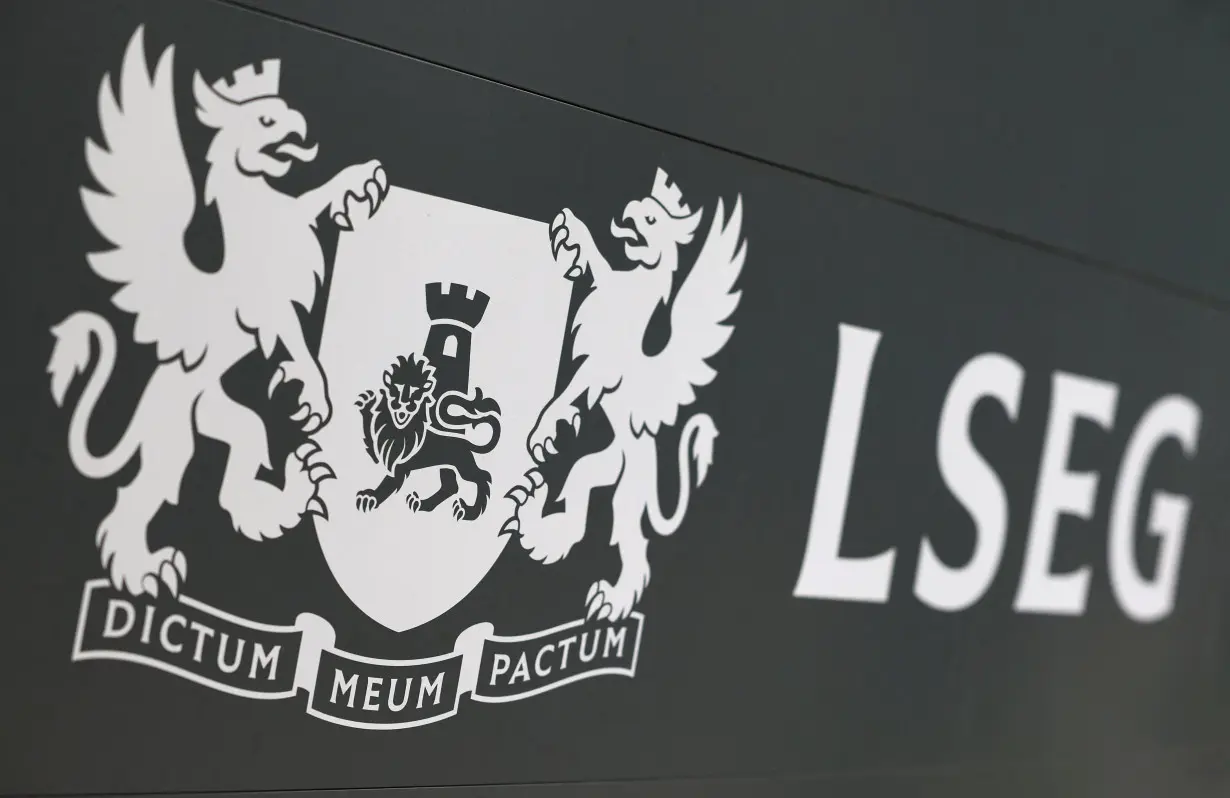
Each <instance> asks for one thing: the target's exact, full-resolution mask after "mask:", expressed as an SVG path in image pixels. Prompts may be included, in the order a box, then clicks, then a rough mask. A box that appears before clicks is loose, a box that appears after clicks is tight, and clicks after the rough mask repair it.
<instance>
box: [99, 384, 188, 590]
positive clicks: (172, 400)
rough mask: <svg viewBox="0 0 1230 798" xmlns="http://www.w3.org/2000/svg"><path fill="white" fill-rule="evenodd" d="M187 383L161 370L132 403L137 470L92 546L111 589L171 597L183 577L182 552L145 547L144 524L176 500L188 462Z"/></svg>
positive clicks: (118, 495) (185, 566) (185, 571)
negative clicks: (138, 443) (138, 456)
mask: <svg viewBox="0 0 1230 798" xmlns="http://www.w3.org/2000/svg"><path fill="white" fill-rule="evenodd" d="M193 399H194V397H193V394H192V391H191V385H190V382H189V379H188V375H186V374H185V373H184V372H183V371H182V370H180V369H178V368H177V367H175V366H169V365H168V366H163V367H161V368H160V369H159V370H158V371H156V372H154V375H153V376H152V377H151V378H150V383H149V385H148V386H147V387H146V389H145V392H144V393H143V394H142V396H141V400H140V401H139V402H138V404H137V411H136V413H135V414H134V416H133V424H134V426H135V427H136V428H137V429H138V431H139V435H140V441H141V450H140V451H141V466H140V470H139V471H138V472H137V475H136V477H134V478H133V480H132V482H130V483H129V484H127V485H125V486H124V487H122V488H120V489H119V490H118V491H116V496H115V506H114V507H113V508H112V509H111V512H109V513H108V514H107V516H106V518H104V519H103V520H102V523H100V524H99V526H98V534H97V537H96V542H97V544H98V551H99V555H100V556H101V558H102V564H103V567H104V568H106V569H107V572H108V575H109V576H110V578H111V584H112V585H114V586H115V588H116V589H117V590H126V591H127V592H129V593H132V594H134V595H139V594H142V593H148V594H151V595H155V596H156V595H158V593H159V590H160V587H159V586H160V585H161V586H164V587H165V588H166V589H167V590H168V591H169V592H170V593H171V595H179V589H180V586H181V584H182V583H183V581H184V579H185V578H186V577H187V575H188V563H187V560H186V558H185V557H184V554H183V552H181V551H179V550H178V549H176V548H174V547H171V546H167V547H164V548H161V549H159V550H158V551H153V552H151V551H150V549H149V541H148V531H149V524H150V522H151V521H153V519H154V516H155V514H157V512H158V510H159V509H161V507H162V505H163V504H175V503H177V502H178V501H179V488H180V483H181V482H182V481H183V478H184V472H185V471H186V470H187V468H188V463H189V462H191V460H192V455H193V453H194V450H195V445H196V441H195V438H194V437H193V432H192V402H193Z"/></svg>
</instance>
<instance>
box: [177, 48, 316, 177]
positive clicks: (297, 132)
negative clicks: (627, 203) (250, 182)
mask: <svg viewBox="0 0 1230 798" xmlns="http://www.w3.org/2000/svg"><path fill="white" fill-rule="evenodd" d="M279 69H280V64H279V62H278V61H276V60H271V61H265V62H264V63H263V64H262V65H261V67H260V69H259V71H258V69H257V67H256V66H246V67H243V68H241V69H237V70H235V72H234V73H233V74H232V75H231V77H230V79H226V78H223V79H221V80H218V81H216V82H215V83H214V84H213V85H212V86H211V85H209V84H208V83H206V82H205V79H204V78H202V77H201V74H200V73H199V72H198V73H196V74H195V75H194V76H193V80H192V92H193V94H194V96H195V97H196V103H197V110H196V115H197V118H198V119H199V120H200V121H201V123H202V124H204V125H207V126H208V127H211V128H213V129H215V130H217V131H218V133H217V135H216V136H215V137H214V140H213V143H212V144H210V147H209V153H208V156H207V157H208V159H209V161H210V163H214V164H218V163H221V162H223V161H224V160H225V159H226V158H228V157H230V158H233V160H234V164H235V167H236V168H237V169H238V170H239V171H240V172H241V173H243V174H244V175H247V176H248V177H258V176H262V175H264V176H268V177H282V176H283V175H285V174H286V173H287V172H288V171H290V167H291V163H292V162H293V161H311V160H312V159H313V158H315V157H316V149H317V148H316V145H312V146H310V147H309V146H307V120H305V119H304V118H303V114H301V113H299V112H298V111H296V110H295V109H293V108H291V107H290V106H289V105H287V104H286V102H285V101H284V100H283V99H282V98H281V97H279V96H278V78H279Z"/></svg>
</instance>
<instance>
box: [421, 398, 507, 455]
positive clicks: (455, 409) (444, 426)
mask: <svg viewBox="0 0 1230 798" xmlns="http://www.w3.org/2000/svg"><path fill="white" fill-rule="evenodd" d="M436 418H437V419H438V420H439V422H440V428H439V429H437V432H439V433H441V434H443V435H448V436H450V437H454V438H461V439H463V440H465V441H466V442H467V444H468V445H469V448H470V450H471V451H473V452H474V454H487V453H488V452H490V451H491V450H493V449H495V447H496V445H497V444H499V442H500V405H499V403H497V402H496V401H495V400H494V399H492V398H491V397H489V396H483V390H482V388H475V389H474V395H473V396H466V395H465V394H462V393H459V392H457V391H449V392H447V393H445V394H444V395H443V396H441V397H440V402H439V404H438V406H437V408H436ZM483 427H486V428H487V430H488V432H487V442H486V443H474V442H473V441H472V439H471V438H470V434H469V433H471V432H473V431H477V430H479V429H481V428H483Z"/></svg>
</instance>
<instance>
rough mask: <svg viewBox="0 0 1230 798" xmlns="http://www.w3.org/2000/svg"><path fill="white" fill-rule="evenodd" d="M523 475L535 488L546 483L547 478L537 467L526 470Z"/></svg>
mask: <svg viewBox="0 0 1230 798" xmlns="http://www.w3.org/2000/svg"><path fill="white" fill-rule="evenodd" d="M525 476H526V479H528V480H529V481H530V484H531V485H533V486H534V488H535V489H538V488H541V487H542V486H543V485H545V484H547V480H546V479H545V478H544V477H543V475H542V472H541V471H539V470H538V469H537V468H531V469H530V470H529V471H526V472H525Z"/></svg>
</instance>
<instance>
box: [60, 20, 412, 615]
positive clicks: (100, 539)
mask: <svg viewBox="0 0 1230 798" xmlns="http://www.w3.org/2000/svg"><path fill="white" fill-rule="evenodd" d="M173 50H174V48H171V47H168V48H167V49H166V50H165V51H164V52H163V53H162V55H161V57H160V58H159V60H158V64H157V66H156V68H155V69H154V72H153V74H152V75H151V73H150V71H149V66H148V62H147V60H146V55H145V48H144V42H143V29H142V28H138V29H137V31H136V33H135V34H134V35H133V37H132V39H131V40H130V42H129V45H128V48H127V51H126V52H125V55H124V60H123V65H122V71H121V73H120V76H119V81H118V84H119V92H118V95H117V93H116V92H114V91H113V89H112V85H111V77H110V75H107V76H105V77H104V78H103V81H102V86H101V88H100V90H99V97H98V105H99V121H100V125H101V131H102V137H103V141H104V143H103V145H101V146H100V145H99V144H96V143H95V142H94V141H91V140H88V139H87V141H86V160H87V163H88V165H89V168H90V173H91V174H92V175H93V177H94V179H95V181H96V182H97V184H98V186H99V187H100V188H102V189H103V191H101V192H100V191H96V190H93V189H91V188H85V187H83V188H82V190H81V198H82V202H83V204H84V206H85V211H86V214H87V216H88V217H89V218H90V220H91V221H92V222H93V224H94V226H95V228H96V229H97V230H98V232H99V233H100V234H101V235H102V237H103V238H105V239H106V240H107V241H109V242H110V243H111V245H112V247H113V248H112V249H109V250H106V251H102V252H94V253H91V254H89V255H88V257H87V259H88V261H89V265H90V268H91V269H92V270H93V271H94V272H95V273H96V274H98V275H99V276H100V277H102V278H104V279H106V280H108V281H110V282H113V283H118V284H120V285H121V286H122V287H121V288H120V289H119V290H118V291H116V293H115V294H114V296H113V298H112V301H113V303H114V304H115V306H116V307H117V308H118V309H120V310H122V311H126V312H128V313H130V314H132V316H133V317H134V319H133V320H134V326H133V337H134V339H135V341H136V342H137V343H140V344H152V345H153V347H154V350H155V352H156V355H157V358H158V365H157V366H156V368H155V370H154V372H153V374H152V376H151V377H150V379H149V382H148V384H147V385H146V387H145V390H144V391H143V393H142V394H141V397H140V399H139V401H138V403H137V407H136V410H135V412H134V413H133V416H132V419H131V421H130V422H129V424H128V427H127V429H126V430H125V431H124V433H123V435H122V436H121V437H120V439H119V441H118V442H117V443H116V444H115V446H114V447H113V448H112V449H111V450H110V451H108V452H107V453H105V454H102V455H97V454H94V453H93V452H91V451H90V448H89V445H88V444H87V437H88V432H89V425H90V418H91V416H92V415H93V412H94V408H95V406H96V404H97V403H98V400H99V397H100V395H101V394H102V391H103V389H104V388H105V386H106V385H107V383H108V381H109V379H110V377H111V373H112V370H113V368H114V366H115V362H116V349H117V346H116V335H115V332H114V330H113V329H112V327H111V325H110V324H109V323H108V322H107V321H106V320H105V319H104V318H103V317H102V316H99V315H97V314H95V313H90V312H86V311H81V312H77V313H74V314H72V315H70V316H69V317H68V318H66V319H65V320H64V321H63V322H61V323H60V324H58V325H56V326H55V327H54V328H53V329H52V332H53V334H54V336H55V339H56V343H55V348H54V350H53V352H52V356H51V361H50V364H49V366H48V372H49V374H50V375H51V390H52V395H53V398H54V399H55V400H56V402H57V404H63V403H64V401H65V399H66V398H67V395H68V389H69V387H70V385H71V384H72V383H73V381H74V380H75V378H76V377H77V376H78V375H80V374H83V373H85V372H87V370H88V371H89V379H88V380H87V381H86V383H85V385H84V388H83V389H82V391H81V394H80V398H79V399H78V403H77V407H76V408H75V410H74V412H73V414H72V419H71V421H70V424H69V435H68V442H69V447H68V448H69V454H70V456H71V458H72V462H73V464H74V465H75V466H76V468H77V469H78V470H79V471H80V472H81V473H82V474H83V475H85V476H88V477H91V478H94V479H101V478H105V477H109V476H112V475H114V474H115V473H117V472H118V471H119V470H120V469H121V468H123V467H124V466H125V465H126V464H127V463H129V462H130V461H131V460H132V459H133V458H134V457H137V456H138V455H139V456H140V461H141V464H140V468H139V470H138V471H137V473H136V476H135V477H134V478H133V479H132V481H131V482H130V483H129V484H127V485H125V486H123V487H120V488H119V489H118V490H117V495H116V500H115V505H114V507H113V508H112V510H111V511H110V513H108V514H107V516H106V517H105V518H104V519H103V520H102V522H101V524H100V525H99V527H98V532H97V536H96V543H97V545H98V549H99V552H100V555H101V558H102V564H103V567H104V568H106V569H107V571H108V573H109V575H110V578H111V582H112V583H113V584H114V586H115V587H116V588H117V589H122V590H126V591H128V592H130V593H133V594H140V593H150V594H155V595H156V594H157V593H158V592H159V585H164V586H165V587H166V589H167V590H168V591H169V592H170V593H172V594H174V595H178V592H179V589H180V586H181V584H182V582H183V580H184V579H185V578H186V577H187V562H186V559H185V557H184V554H183V553H182V552H181V551H179V550H178V549H177V548H175V547H174V546H167V547H164V548H161V549H159V550H158V551H151V550H150V547H149V544H148V541H147V531H148V526H149V523H150V521H151V520H152V519H153V518H154V515H155V513H157V512H158V510H159V508H161V507H162V506H163V505H164V504H172V505H174V504H176V503H177V502H178V501H179V491H180V483H181V482H182V479H183V475H184V471H185V469H186V468H187V466H188V464H189V461H190V460H191V459H192V457H193V453H194V450H195V446H196V440H195V436H196V434H197V433H198V432H199V433H200V434H201V435H204V436H206V437H208V438H212V439H214V440H217V441H221V442H222V443H224V444H226V445H227V446H228V447H229V450H230V451H229V455H228V459H227V464H226V469H225V473H224V475H223V477H222V484H221V486H220V490H219V497H218V498H219V502H220V504H221V506H222V507H223V508H224V509H225V510H226V511H227V512H228V513H229V514H230V517H231V520H232V522H233V524H234V526H235V528H236V529H237V530H238V531H239V532H240V533H242V534H243V535H245V536H246V537H249V538H252V539H254V540H261V539H265V538H274V537H278V536H279V535H281V534H282V533H283V532H284V531H285V530H288V529H291V528H293V527H294V526H296V525H297V524H298V523H299V521H300V519H301V518H302V517H303V516H304V514H305V513H308V512H313V513H317V514H324V513H325V512H326V510H325V508H324V506H323V504H321V502H320V499H319V498H318V497H317V496H316V485H317V484H318V483H319V481H320V480H322V479H325V478H328V477H330V476H332V472H331V471H330V470H329V468H328V466H327V465H324V464H323V463H319V462H317V461H318V457H319V451H318V447H317V446H316V445H315V444H314V443H312V442H311V441H310V440H307V439H306V437H305V442H304V443H303V444H302V445H300V446H299V448H298V450H297V451H296V452H295V453H293V454H291V455H290V456H288V457H287V458H286V461H285V462H284V463H281V464H280V466H281V470H282V481H283V486H282V487H281V488H279V487H276V486H275V485H272V484H270V483H268V482H265V481H263V480H260V479H258V478H257V474H258V471H259V469H261V468H262V467H266V468H268V467H269V466H270V462H269V460H270V457H269V448H268V442H267V436H266V430H265V426H264V423H263V421H262V420H261V418H260V417H259V416H258V415H257V414H256V413H255V412H253V411H252V410H251V409H249V408H248V407H245V406H243V405H240V404H238V403H237V402H235V401H234V400H232V399H231V398H230V397H229V396H228V395H227V394H226V393H225V391H224V390H223V388H222V383H221V379H222V375H223V374H224V373H225V372H226V371H227V370H228V369H230V368H231V367H232V366H233V365H234V364H235V363H237V362H238V361H239V360H241V359H242V358H243V357H245V356H246V355H248V354H249V353H250V352H252V351H253V350H255V349H256V348H257V347H258V346H259V347H260V349H261V350H262V352H263V354H264V355H265V356H266V357H269V356H270V355H271V354H272V353H273V351H274V348H275V346H276V345H277V343H278V342H279V341H280V342H281V343H282V344H283V345H284V347H285V349H286V352H287V353H288V355H289V358H288V359H287V360H285V361H284V362H283V363H282V364H281V365H280V366H279V368H278V369H277V371H276V372H275V375H274V378H273V381H272V382H271V383H270V386H269V392H270V394H272V392H273V389H274V388H275V387H276V386H277V385H278V384H279V383H280V382H292V381H293V382H297V383H299V385H300V392H299V397H300V398H299V401H300V403H301V404H300V407H299V409H298V410H297V411H296V412H295V413H294V414H293V415H292V419H294V420H295V421H297V422H299V423H301V425H302V427H303V431H304V433H305V436H306V435H307V434H310V433H312V432H314V431H315V430H317V429H319V428H320V427H321V426H322V425H323V424H325V423H326V422H327V421H328V420H329V417H330V415H331V407H330V403H329V397H328V392H327V389H326V384H325V378H324V375H323V374H322V372H321V370H320V365H319V363H318V362H317V360H316V358H315V356H314V355H313V354H312V352H311V351H310V350H309V348H308V346H307V344H306V342H305V341H304V337H303V331H302V328H301V326H300V322H299V317H298V315H297V313H296V310H295V306H296V305H298V306H300V307H302V308H305V309H310V308H311V307H312V306H313V304H314V303H315V299H316V294H317V291H318V290H319V287H320V283H321V280H322V276H323V273H324V257H323V254H322V252H321V250H320V246H319V243H318V242H317V240H316V237H315V233H314V232H313V226H314V225H315V224H316V220H317V217H318V216H319V215H320V214H321V213H322V212H324V211H326V210H327V211H328V213H329V218H330V219H332V221H333V223H334V224H336V225H338V226H339V227H340V228H341V229H343V230H349V229H351V227H352V225H353V224H354V223H360V222H362V221H364V220H365V219H366V218H368V217H369V216H370V214H372V213H375V211H376V209H377V208H378V207H379V205H380V202H381V200H382V199H383V198H384V196H385V194H386V193H387V190H388V182H387V177H386V176H385V174H384V170H383V168H381V166H380V164H379V163H378V162H376V161H371V162H369V163H366V164H363V165H359V166H352V167H349V168H347V169H346V170H343V171H342V172H341V173H340V174H339V175H337V176H336V177H335V178H334V179H333V180H331V181H329V182H328V183H326V184H325V185H324V186H321V187H320V188H317V189H315V190H312V191H308V192H305V193H304V194H302V195H300V196H298V197H292V196H289V195H287V194H284V193H282V192H280V191H278V190H276V189H274V188H273V187H271V186H270V185H269V183H268V182H267V181H268V179H270V178H279V177H282V176H284V175H285V174H286V173H287V172H288V171H289V170H290V168H291V166H292V164H293V163H294V162H295V161H310V160H312V159H313V158H315V156H316V147H315V146H312V147H308V146H307V145H306V136H307V124H306V121H305V120H304V117H303V115H302V114H300V113H299V112H298V111H296V110H294V109H292V108H290V107H289V106H288V105H287V104H286V103H285V102H284V101H283V100H282V99H281V98H280V97H279V96H278V79H279V69H280V64H279V63H278V62H277V61H265V62H264V63H263V64H262V65H261V68H260V69H257V68H255V67H252V66H249V67H244V68H242V69H240V70H237V71H236V72H235V73H234V75H233V76H232V77H231V79H230V80H219V81H217V82H215V83H214V84H213V85H212V86H211V85H209V84H207V83H206V82H205V81H204V80H203V79H202V77H201V75H200V74H199V73H195V74H194V76H193V94H194V98H195V100H196V116H197V119H198V120H199V121H200V122H201V123H202V124H204V125H206V126H207V127H209V128H211V129H213V130H214V131H215V133H214V135H213V138H212V141H211V143H210V145H209V149H208V153H207V155H206V159H207V161H208V163H209V171H208V175H207V177H206V179H205V184H204V199H205V202H206V203H208V204H216V206H217V210H218V216H219V218H220V220H221V226H222V235H223V242H224V249H225V256H224V261H223V264H222V267H221V269H219V270H218V271H216V272H205V271H202V270H201V269H199V268H197V266H196V265H195V264H193V262H192V261H191V260H190V259H189V257H188V254H187V252H186V251H185V248H184V233H185V230H186V229H187V228H188V225H189V223H190V222H191V220H192V218H193V216H194V214H195V213H196V206H197V191H196V187H195V185H194V183H193V179H192V174H191V171H190V169H189V164H188V161H187V158H186V155H185V152H184V147H183V144H182V142H181V140H180V134H179V121H178V118H177V116H176V106H175V96H174V83H173V74H174V67H173V61H174V52H173ZM360 206H361V207H360ZM91 339H94V340H96V341H97V343H98V355H97V357H96V359H94V360H93V361H91V356H90V343H91ZM91 366H92V369H91Z"/></svg>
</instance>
